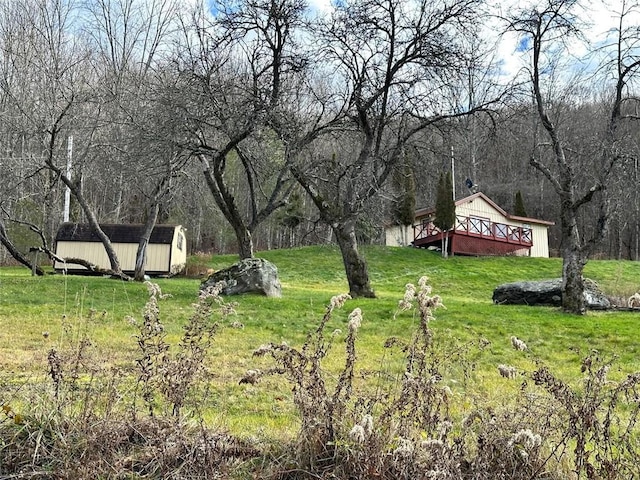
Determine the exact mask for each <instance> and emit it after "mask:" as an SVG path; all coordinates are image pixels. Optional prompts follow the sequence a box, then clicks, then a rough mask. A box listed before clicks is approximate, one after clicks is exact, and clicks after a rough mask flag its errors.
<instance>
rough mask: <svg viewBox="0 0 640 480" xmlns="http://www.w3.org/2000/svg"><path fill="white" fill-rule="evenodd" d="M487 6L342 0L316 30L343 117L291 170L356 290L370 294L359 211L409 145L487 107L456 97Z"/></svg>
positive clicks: (467, 0) (469, 1) (468, 0)
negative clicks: (440, 126)
mask: <svg viewBox="0 0 640 480" xmlns="http://www.w3.org/2000/svg"><path fill="white" fill-rule="evenodd" d="M481 7H482V3H481V2H480V1H477V0H455V1H451V2H432V1H418V2H402V1H399V0H362V1H355V2H349V3H340V4H337V5H336V11H335V13H334V15H333V16H332V17H331V19H330V20H328V21H326V22H323V23H322V24H321V26H320V27H319V28H318V29H317V30H316V31H315V32H316V35H318V40H317V42H318V44H319V45H320V47H321V50H320V53H319V54H318V55H316V58H322V59H324V63H323V65H322V66H321V67H318V66H317V67H316V68H317V69H318V68H320V69H321V71H322V74H324V75H326V76H327V77H329V78H332V79H333V80H332V81H329V82H327V83H328V85H327V86H326V87H325V88H328V89H330V90H332V91H333V92H334V93H333V98H332V100H333V102H332V103H328V104H327V105H329V106H330V108H332V109H333V111H334V112H337V113H334V115H336V118H340V119H341V122H337V121H333V122H331V123H327V124H325V127H326V126H327V125H331V128H324V129H319V130H318V131H316V132H315V133H314V134H313V135H311V137H313V138H314V139H315V138H320V140H317V141H316V140H314V142H315V143H312V144H309V145H307V146H306V147H305V151H304V154H303V155H301V161H300V162H299V163H298V165H296V167H295V168H294V169H293V172H294V175H295V176H296V179H297V180H298V182H299V183H300V184H301V185H302V186H303V188H304V189H305V190H306V192H307V193H308V195H309V196H310V197H311V198H312V200H313V202H314V204H315V205H316V207H317V208H318V210H319V212H320V218H321V219H322V220H323V221H324V222H326V223H327V224H328V225H330V226H331V228H332V230H333V233H334V235H335V238H336V241H337V243H338V245H339V246H340V250H341V253H342V258H343V263H344V265H345V271H346V274H347V279H348V281H349V290H350V293H351V295H352V296H354V297H355V296H363V297H373V296H374V291H373V289H372V288H371V285H370V282H369V274H368V267H367V263H366V260H365V258H364V256H363V255H362V254H361V253H360V252H359V251H358V242H357V224H358V219H359V215H360V214H361V212H363V209H364V207H365V205H366V204H367V203H368V202H369V201H371V200H372V199H373V198H375V197H376V196H377V195H378V193H379V191H380V188H381V187H382V186H383V185H384V184H385V182H386V181H387V179H388V178H389V176H390V175H391V173H392V172H393V171H394V170H395V169H396V168H397V165H398V164H399V163H400V161H401V160H402V158H403V152H404V150H405V148H406V146H407V145H408V144H409V143H410V142H411V141H412V139H414V138H415V137H416V136H417V135H418V134H419V133H420V132H423V131H425V130H426V129H428V128H430V127H431V126H433V125H436V124H438V123H439V122H442V121H443V120H445V119H448V118H455V117H459V116H463V115H469V114H472V113H474V112H476V111H479V110H482V109H484V108H486V105H474V106H473V107H471V108H469V109H466V110H462V109H459V108H458V105H457V102H456V98H455V92H456V88H457V85H456V84H455V82H456V78H458V77H459V74H460V72H461V71H462V70H463V66H464V63H465V62H464V61H463V60H464V59H465V58H467V57H468V56H469V55H471V54H472V53H473V52H470V51H468V50H467V48H466V46H467V45H469V43H468V42H465V41H463V40H464V38H465V37H466V36H468V35H473V34H474V24H477V23H478V19H479V15H480V9H481ZM316 95H317V94H316ZM327 110H328V109H327ZM299 122H300V123H309V122H308V119H306V118H299ZM329 137H330V138H331V142H328V141H327V139H328V138H329ZM307 138H309V135H307ZM321 142H324V144H325V147H324V148H320V147H319V143H321ZM326 145H329V146H328V147H327V146H326Z"/></svg>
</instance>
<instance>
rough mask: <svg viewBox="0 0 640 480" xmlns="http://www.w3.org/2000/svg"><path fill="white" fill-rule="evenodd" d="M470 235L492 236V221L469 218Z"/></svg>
mask: <svg viewBox="0 0 640 480" xmlns="http://www.w3.org/2000/svg"><path fill="white" fill-rule="evenodd" d="M469 233H471V234H473V235H491V221H490V220H489V219H488V218H482V217H469Z"/></svg>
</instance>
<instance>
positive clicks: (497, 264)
mask: <svg viewBox="0 0 640 480" xmlns="http://www.w3.org/2000/svg"><path fill="white" fill-rule="evenodd" d="M363 252H364V254H365V256H366V258H367V260H368V262H369V273H370V277H371V283H372V286H373V288H374V290H375V291H376V294H377V295H378V298H377V299H356V300H351V301H349V302H348V303H347V305H346V307H345V308H344V309H343V310H341V311H339V312H337V313H336V315H335V316H334V317H333V318H332V321H331V324H330V325H329V329H330V330H329V331H332V330H333V329H341V330H342V331H343V332H346V330H347V329H346V324H347V316H348V314H349V313H350V312H351V310H352V309H353V308H355V307H360V308H361V309H362V311H363V315H364V321H363V325H362V328H361V329H360V331H359V339H358V348H359V353H358V355H359V363H358V365H359V366H360V368H361V369H374V368H380V366H381V365H382V366H383V368H385V369H388V371H389V372H390V373H397V371H398V370H399V369H400V368H401V367H400V366H401V355H400V353H399V352H395V353H394V354H391V353H390V352H389V351H388V350H386V349H384V348H383V347H382V344H383V343H384V341H385V339H387V338H388V337H391V336H396V337H399V338H403V339H409V337H410V335H411V333H412V331H413V328H414V327H415V324H416V322H417V320H416V318H414V316H413V315H412V314H411V313H405V314H402V315H400V316H398V317H397V318H395V319H394V313H395V312H396V305H397V302H398V300H399V299H400V298H402V295H403V293H404V287H405V284H407V283H417V280H418V278H419V277H421V276H422V275H427V276H428V277H429V278H430V283H431V285H432V286H433V291H434V293H436V294H438V295H440V296H441V297H442V298H443V303H444V304H445V306H446V309H440V310H438V311H437V312H436V317H437V318H436V321H435V322H434V323H433V324H432V328H433V330H434V334H435V338H436V340H437V343H438V345H439V348H443V349H446V348H460V346H463V345H465V344H466V342H473V341H477V340H478V339H479V338H485V339H487V340H488V341H489V345H488V347H487V348H486V349H484V350H482V351H475V350H472V351H470V352H469V356H470V359H469V362H470V365H471V366H472V367H473V376H474V377H475V378H477V379H480V380H482V384H481V385H480V386H478V387H476V388H475V390H473V391H467V390H465V388H466V387H464V386H462V383H463V381H462V380H463V379H462V378H461V377H462V370H461V368H460V367H459V366H456V365H452V366H451V367H450V368H448V370H447V371H448V372H449V374H450V378H448V379H446V381H447V382H448V383H450V385H452V387H455V388H457V393H458V394H459V395H460V396H461V398H463V397H464V396H465V395H475V394H486V393H487V392H492V391H504V389H505V388H506V387H505V382H504V380H503V379H501V378H500V377H499V375H498V374H497V372H496V368H495V367H496V365H497V364H500V363H506V364H512V365H516V366H518V367H520V368H523V369H533V366H534V361H535V360H537V359H539V360H541V361H543V362H545V363H546V364H548V365H549V366H550V367H551V368H552V370H553V371H554V372H556V373H557V374H558V375H560V376H561V377H563V378H565V379H569V380H571V379H575V380H577V379H579V378H580V360H581V358H582V357H584V356H585V355H586V354H587V353H588V352H590V351H591V350H593V349H596V350H598V351H599V352H600V353H601V354H602V355H603V356H605V357H612V356H616V357H618V359H617V362H616V364H615V365H616V366H617V370H616V371H615V372H612V376H616V375H618V376H619V375H622V374H624V373H629V372H632V371H637V370H639V369H640V368H639V364H638V360H637V359H638V357H639V346H638V345H639V344H640V342H639V341H638V340H639V335H638V333H637V322H638V314H637V313H631V312H589V313H588V314H587V315H585V316H573V315H568V314H564V313H562V312H561V311H560V310H559V309H555V308H547V307H521V306H500V305H494V304H493V303H492V300H491V296H492V292H493V289H494V288H495V287H496V286H497V285H499V284H501V283H505V282H511V281H517V280H535V279H543V278H551V277H557V276H560V271H561V260H560V259H535V258H518V257H503V258H470V257H454V258H449V259H446V260H445V259H442V258H441V257H440V256H439V255H438V254H437V253H433V252H429V251H425V250H417V249H409V248H385V247H369V248H364V249H363ZM258 256H260V257H264V258H266V259H268V260H270V261H272V262H273V263H275V264H276V265H277V267H278V269H279V275H280V279H281V282H282V287H283V297H282V298H280V299H274V298H264V297H261V296H257V295H245V296H241V297H233V298H229V299H227V301H233V302H237V303H238V306H237V307H236V310H237V312H238V314H237V316H236V317H234V318H232V319H231V320H232V321H238V322H241V323H242V324H243V325H244V328H243V329H237V328H230V327H227V328H223V329H222V330H221V331H220V332H219V334H218V335H217V337H216V340H215V343H214V345H213V348H212V350H211V352H210V360H209V371H210V378H211V384H210V386H209V391H208V393H207V395H206V398H203V400H202V403H201V404H200V407H203V411H205V412H206V414H205V417H206V418H207V419H208V420H209V421H211V422H213V423H220V424H222V425H224V426H225V427H227V428H229V429H230V430H231V431H233V432H235V433H241V434H244V435H249V434H253V433H257V432H261V431H268V432H269V433H270V434H275V435H277V434H280V433H281V434H287V433H290V431H291V428H292V412H293V409H292V406H291V402H290V399H291V392H290V389H289V387H288V386H286V385H285V384H284V383H283V382H282V381H281V380H279V379H276V378H271V379H269V380H266V381H264V382H262V383H260V384H258V385H251V386H247V385H238V380H239V378H241V377H242V375H243V373H244V372H245V371H246V370H247V369H251V368H260V369H266V368H268V367H269V365H270V364H269V361H268V360H267V359H255V358H254V357H252V352H253V351H254V349H255V348H257V347H258V346H259V345H261V344H264V343H268V342H282V341H286V342H287V343H289V344H290V345H295V346H297V345H300V344H301V343H302V342H303V341H304V339H305V336H306V334H307V333H308V332H310V331H311V330H313V329H314V328H315V327H316V326H317V324H318V322H319V320H320V318H321V317H322V315H323V313H324V308H325V305H326V304H327V303H328V301H329V300H330V298H331V297H332V296H333V295H336V294H339V293H343V292H345V291H347V290H348V288H347V282H346V278H345V274H344V270H343V267H342V262H341V258H340V253H339V250H338V249H337V248H334V247H308V248H299V249H290V250H279V251H270V252H261V253H259V254H258ZM236 260H237V259H236V257H234V256H213V257H211V258H206V257H199V258H198V259H197V260H193V259H192V260H191V261H192V262H193V261H197V262H199V263H200V264H202V266H203V267H206V268H214V269H220V268H224V267H226V266H229V265H230V264H232V263H233V262H235V261H236ZM585 275H586V276H587V277H589V278H592V279H594V280H596V281H597V282H598V283H599V284H600V285H601V287H603V289H604V290H605V291H606V292H607V293H608V294H612V295H618V296H622V297H627V296H629V295H631V294H632V293H634V292H635V291H637V290H639V289H640V284H639V283H638V279H640V264H639V263H634V262H625V261H592V262H589V264H588V265H587V268H586V270H585ZM157 283H158V284H159V285H160V286H161V287H162V290H163V292H164V293H168V294H171V296H172V297H171V298H168V299H166V300H163V301H162V302H161V304H160V307H161V318H162V319H163V322H164V324H165V326H166V331H167V334H168V340H169V341H170V342H176V341H177V340H178V338H179V335H180V333H181V328H182V326H183V325H184V324H185V322H186V321H187V319H188V318H189V316H190V314H191V312H192V308H191V304H192V303H193V302H194V300H195V296H196V294H197V292H198V286H199V279H196V278H185V277H179V278H172V279H158V280H157ZM146 299H147V292H146V288H145V286H144V285H142V284H139V283H133V282H131V283H124V282H120V281H115V280H110V279H104V278H99V277H73V276H68V277H65V276H61V275H49V276H46V277H41V278H37V277H31V276H30V272H28V271H27V270H24V269H17V268H3V269H0V326H1V328H0V367H1V369H2V372H3V375H4V378H7V377H11V378H13V379H14V380H16V381H19V380H20V379H30V381H34V380H37V379H41V378H43V377H44V375H45V373H46V371H47V364H46V356H47V352H48V350H49V349H50V348H51V347H52V346H56V347H58V348H63V347H64V346H65V345H71V344H73V343H74V342H77V339H78V338H80V336H81V335H82V333H83V332H85V331H86V332H87V334H88V335H89V337H90V338H91V340H92V347H91V354H92V357H93V358H94V359H95V362H96V364H97V365H100V366H103V367H105V368H106V367H109V366H118V367H122V368H125V369H127V368H128V369H133V368H134V361H135V358H136V353H137V351H136V343H135V339H134V338H132V336H133V335H134V334H135V333H136V329H135V327H133V326H132V325H131V324H130V323H129V322H128V321H127V320H126V317H127V316H132V317H134V318H137V319H140V318H141V317H142V310H143V307H144V304H145V301H146ZM43 332H48V336H47V337H46V338H45V336H43ZM512 335H515V336H517V337H518V338H521V339H522V340H524V341H525V342H526V343H527V344H528V345H529V348H530V350H531V352H530V353H528V354H526V355H523V354H522V353H521V352H516V351H514V350H513V349H512V348H511V345H510V342H509V339H510V337H511V336H512ZM343 336H344V334H343ZM340 348H341V342H339V341H338V342H336V344H335V345H334V350H335V352H336V353H339V352H340ZM462 348H464V347H462ZM383 356H384V360H381V359H382V358H383ZM341 362H342V360H341V357H340V355H336V356H335V357H332V359H331V360H330V362H329V364H328V366H327V368H328V369H329V370H330V371H331V370H333V369H335V370H338V369H339V368H340V365H341ZM514 388H515V387H514Z"/></svg>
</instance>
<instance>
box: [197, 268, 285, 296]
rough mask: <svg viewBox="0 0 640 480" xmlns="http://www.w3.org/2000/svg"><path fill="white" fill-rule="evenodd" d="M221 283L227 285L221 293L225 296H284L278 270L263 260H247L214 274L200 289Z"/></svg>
mask: <svg viewBox="0 0 640 480" xmlns="http://www.w3.org/2000/svg"><path fill="white" fill-rule="evenodd" d="M220 282H224V284H225V286H224V287H223V289H222V292H221V293H222V294H223V295H238V294H241V293H259V294H261V295H266V296H267V297H281V296H282V287H281V285H280V280H279V279H278V269H277V268H276V266H275V265H274V264H273V263H271V262H268V261H267V260H265V259H263V258H245V259H244V260H241V261H239V262H238V263H234V264H233V265H231V266H230V267H229V268H226V269H224V270H219V271H217V272H214V273H212V274H211V275H210V276H209V277H208V278H207V279H206V280H204V281H203V282H202V284H201V285H200V289H201V290H202V289H204V288H206V287H208V286H209V285H215V284H217V283H220Z"/></svg>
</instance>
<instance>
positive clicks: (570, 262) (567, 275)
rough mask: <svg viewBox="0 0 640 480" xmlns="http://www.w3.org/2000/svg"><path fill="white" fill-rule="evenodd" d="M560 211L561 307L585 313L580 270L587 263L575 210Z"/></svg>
mask: <svg viewBox="0 0 640 480" xmlns="http://www.w3.org/2000/svg"><path fill="white" fill-rule="evenodd" d="M563 210H564V211H563V212H562V242H563V246H562V308H563V310H564V311H566V312H570V313H576V314H579V315H582V314H584V313H585V303H584V285H583V280H582V272H583V270H584V266H585V265H586V263H587V258H586V254H585V253H584V249H583V248H581V245H580V234H579V231H578V222H577V219H576V212H575V211H573V210H572V209H570V208H568V207H565V208H563Z"/></svg>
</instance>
